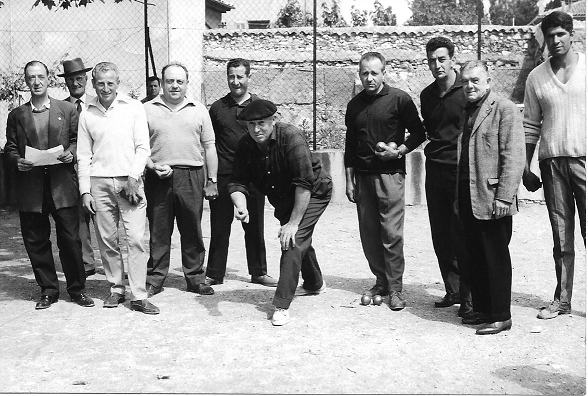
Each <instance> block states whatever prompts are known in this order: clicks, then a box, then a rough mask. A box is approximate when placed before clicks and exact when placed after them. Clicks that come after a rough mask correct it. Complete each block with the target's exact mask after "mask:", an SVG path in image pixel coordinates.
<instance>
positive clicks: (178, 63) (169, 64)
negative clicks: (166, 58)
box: [161, 61, 190, 81]
mask: <svg viewBox="0 0 588 396" xmlns="http://www.w3.org/2000/svg"><path fill="white" fill-rule="evenodd" d="M171 66H177V67H181V68H182V69H184V72H186V81H188V80H189V79H190V76H189V75H188V69H187V68H186V66H184V65H182V64H181V63H180V62H175V61H174V62H170V63H168V64H167V65H165V66H163V69H161V78H163V79H164V80H165V71H166V70H167V68H168V67H171Z"/></svg>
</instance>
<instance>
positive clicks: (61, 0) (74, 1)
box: [33, 0, 131, 10]
mask: <svg viewBox="0 0 588 396" xmlns="http://www.w3.org/2000/svg"><path fill="white" fill-rule="evenodd" d="M100 1H101V2H102V3H104V0H100ZM123 1H124V0H114V2H115V3H122V2H123ZM129 1H131V0H129ZM93 2H94V0H36V1H35V3H34V4H33V7H36V6H38V5H43V6H45V7H47V8H48V9H52V8H53V7H61V8H63V9H65V10H67V9H68V8H70V7H72V6H73V7H81V6H84V7H85V6H87V5H88V4H90V3H93Z"/></svg>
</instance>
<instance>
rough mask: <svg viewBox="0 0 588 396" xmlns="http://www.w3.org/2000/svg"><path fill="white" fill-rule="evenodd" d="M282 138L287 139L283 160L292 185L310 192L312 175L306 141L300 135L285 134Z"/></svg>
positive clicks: (312, 180)
mask: <svg viewBox="0 0 588 396" xmlns="http://www.w3.org/2000/svg"><path fill="white" fill-rule="evenodd" d="M284 136H285V137H287V138H288V141H287V149H286V152H285V158H284V159H285V162H286V167H287V168H288V169H289V171H290V175H291V176H292V184H293V185H295V186H300V187H302V188H305V189H307V190H311V191H312V187H313V185H314V173H313V169H312V158H311V154H310V149H309V148H308V144H307V142H306V139H304V136H303V135H302V133H292V134H285V135H284Z"/></svg>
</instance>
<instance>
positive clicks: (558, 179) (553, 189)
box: [539, 157, 586, 303]
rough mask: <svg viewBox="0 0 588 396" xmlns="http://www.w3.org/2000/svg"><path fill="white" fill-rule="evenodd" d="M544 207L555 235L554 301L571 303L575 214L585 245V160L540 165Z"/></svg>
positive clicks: (564, 159) (559, 159)
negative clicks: (555, 280)
mask: <svg viewBox="0 0 588 396" xmlns="http://www.w3.org/2000/svg"><path fill="white" fill-rule="evenodd" d="M539 167H540V168H541V178H542V179H543V192H544V194H545V205H546V206H547V212H548V213H549V221H550V222H551V231H552V234H553V260H554V261H555V277H556V279H557V286H556V287H555V293H554V296H553V298H554V299H555V300H560V301H561V302H565V303H571V302H572V289H573V286H574V263H575V257H576V254H575V251H574V228H575V216H576V213H575V212H576V210H575V208H574V203H575V205H576V206H577V208H578V217H579V219H580V232H581V233H582V237H583V238H584V245H586V157H580V158H571V157H556V158H547V159H544V160H543V161H541V162H540V163H539Z"/></svg>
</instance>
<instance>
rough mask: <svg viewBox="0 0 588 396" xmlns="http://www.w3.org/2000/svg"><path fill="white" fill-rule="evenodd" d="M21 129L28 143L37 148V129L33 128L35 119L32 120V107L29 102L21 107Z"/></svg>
mask: <svg viewBox="0 0 588 396" xmlns="http://www.w3.org/2000/svg"><path fill="white" fill-rule="evenodd" d="M22 113H23V114H22V117H21V120H22V121H21V122H22V129H23V131H24V133H25V135H27V139H28V140H29V144H30V146H31V147H34V148H39V137H38V136H37V130H36V128H35V121H34V120H33V108H32V107H31V102H28V103H27V105H26V106H25V107H23V108H22Z"/></svg>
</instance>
